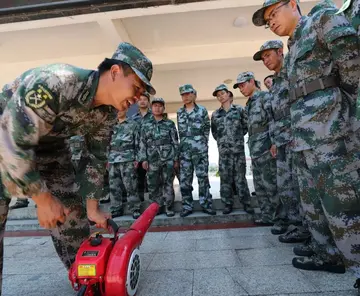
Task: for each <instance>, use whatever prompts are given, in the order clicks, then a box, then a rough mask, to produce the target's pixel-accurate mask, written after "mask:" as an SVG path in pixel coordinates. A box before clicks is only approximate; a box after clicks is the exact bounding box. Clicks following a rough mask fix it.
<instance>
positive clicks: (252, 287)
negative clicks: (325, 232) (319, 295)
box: [228, 266, 316, 295]
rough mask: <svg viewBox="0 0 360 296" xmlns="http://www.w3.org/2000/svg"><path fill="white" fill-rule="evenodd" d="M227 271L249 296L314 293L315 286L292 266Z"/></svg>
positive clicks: (238, 268)
mask: <svg viewBox="0 0 360 296" xmlns="http://www.w3.org/2000/svg"><path fill="white" fill-rule="evenodd" d="M228 270H229V272H230V274H231V275H232V277H233V278H234V279H235V280H236V281H237V282H238V283H239V284H240V286H241V287H242V288H244V289H245V290H246V291H247V292H248V293H249V295H272V294H281V293H283V294H286V293H288V294H289V293H306V292H316V288H315V286H313V285H312V284H311V282H309V280H308V279H307V278H306V277H305V276H304V275H303V274H302V273H301V272H299V271H298V270H297V269H295V268H294V267H292V266H256V267H235V268H228Z"/></svg>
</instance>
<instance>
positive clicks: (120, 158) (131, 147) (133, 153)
mask: <svg viewBox="0 0 360 296" xmlns="http://www.w3.org/2000/svg"><path fill="white" fill-rule="evenodd" d="M138 133H139V130H138V124H137V123H136V122H135V121H134V120H132V119H130V118H126V111H119V112H118V123H117V125H116V126H115V127H114V132H113V135H112V138H111V142H110V151H109V164H110V170H109V183H110V199H111V208H110V210H111V215H112V217H113V218H115V217H119V216H122V215H123V214H124V207H123V192H122V188H123V187H125V190H126V198H127V202H128V207H129V211H131V212H132V216H133V218H134V219H137V218H139V217H140V199H139V196H138V190H137V182H136V168H137V166H138V162H137V149H138V143H137V141H138V139H139V136H138Z"/></svg>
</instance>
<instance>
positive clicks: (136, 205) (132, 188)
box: [120, 161, 141, 213]
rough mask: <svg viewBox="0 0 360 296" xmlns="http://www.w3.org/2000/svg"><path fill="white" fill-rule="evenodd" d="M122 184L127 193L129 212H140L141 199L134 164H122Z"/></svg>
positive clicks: (130, 162)
mask: <svg viewBox="0 0 360 296" xmlns="http://www.w3.org/2000/svg"><path fill="white" fill-rule="evenodd" d="M120 170H121V179H122V183H123V185H124V187H125V189H126V192H127V201H128V205H129V211H131V212H132V213H133V212H134V211H140V204H141V202H140V198H139V195H138V191H137V181H136V169H135V167H134V162H132V161H129V162H124V163H121V164H120Z"/></svg>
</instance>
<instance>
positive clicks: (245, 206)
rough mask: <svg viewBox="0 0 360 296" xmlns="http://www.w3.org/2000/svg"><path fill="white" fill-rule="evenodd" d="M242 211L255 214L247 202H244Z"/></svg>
mask: <svg viewBox="0 0 360 296" xmlns="http://www.w3.org/2000/svg"><path fill="white" fill-rule="evenodd" d="M244 211H245V212H246V213H248V214H250V215H253V214H255V210H254V209H253V208H252V207H251V205H248V204H244Z"/></svg>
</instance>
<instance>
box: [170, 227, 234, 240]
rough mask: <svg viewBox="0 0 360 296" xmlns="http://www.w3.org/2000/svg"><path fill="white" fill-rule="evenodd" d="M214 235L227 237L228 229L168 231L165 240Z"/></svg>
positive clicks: (202, 237)
mask: <svg viewBox="0 0 360 296" xmlns="http://www.w3.org/2000/svg"><path fill="white" fill-rule="evenodd" d="M216 237H229V229H218V230H190V231H173V232H169V233H168V235H167V236H166V238H165V240H171V241H172V240H188V239H204V238H216Z"/></svg>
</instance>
